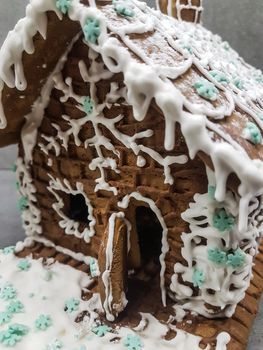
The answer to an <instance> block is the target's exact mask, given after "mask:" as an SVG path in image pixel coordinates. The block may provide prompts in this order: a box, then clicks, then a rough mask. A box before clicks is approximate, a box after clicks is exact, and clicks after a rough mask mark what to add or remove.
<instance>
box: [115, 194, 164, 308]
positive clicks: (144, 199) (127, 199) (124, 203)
mask: <svg viewBox="0 0 263 350" xmlns="http://www.w3.org/2000/svg"><path fill="white" fill-rule="evenodd" d="M131 198H135V199H136V200H138V201H141V202H145V203H147V204H148V205H149V207H150V208H151V210H152V211H153V212H154V214H155V215H156V217H157V219H158V220H159V222H160V224H161V226H162V229H163V234H162V253H161V255H160V264H161V271H160V288H161V293H162V302H163V305H164V306H166V290H165V269H166V264H165V256H166V253H167V252H168V251H169V245H168V240H167V233H168V230H167V227H166V224H165V221H164V219H163V217H162V214H161V212H160V210H159V209H158V207H157V206H156V205H155V203H154V201H153V200H152V199H150V198H147V197H144V196H142V195H141V194H140V193H139V192H132V193H130V194H129V195H127V196H125V197H123V198H122V200H121V201H120V202H119V203H118V206H119V207H120V208H125V209H126V208H128V206H129V202H130V200H131Z"/></svg>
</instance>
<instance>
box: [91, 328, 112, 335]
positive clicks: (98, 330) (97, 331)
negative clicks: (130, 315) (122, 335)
mask: <svg viewBox="0 0 263 350" xmlns="http://www.w3.org/2000/svg"><path fill="white" fill-rule="evenodd" d="M110 331H111V328H110V327H108V326H106V325H101V326H97V327H94V328H93V329H92V332H93V333H94V334H96V335H97V336H98V337H104V336H105V335H106V334H107V333H109V332H110Z"/></svg>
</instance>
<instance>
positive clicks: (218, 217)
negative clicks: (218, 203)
mask: <svg viewBox="0 0 263 350" xmlns="http://www.w3.org/2000/svg"><path fill="white" fill-rule="evenodd" d="M234 223H235V218H234V216H232V215H231V214H227V212H226V210H225V209H224V208H221V209H217V210H216V211H215V213H214V215H213V226H214V227H215V228H217V229H218V230H219V231H220V232H224V231H226V230H230V229H231V228H232V227H233V226H234Z"/></svg>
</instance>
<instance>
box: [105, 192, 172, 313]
mask: <svg viewBox="0 0 263 350" xmlns="http://www.w3.org/2000/svg"><path fill="white" fill-rule="evenodd" d="M118 206H119V208H120V209H124V211H120V212H118V213H113V214H112V215H111V217H110V218H109V223H108V227H107V228H106V230H105V233H104V237H103V244H102V245H101V249H100V252H99V267H100V271H101V272H102V273H101V275H100V277H99V289H100V294H101V299H102V303H103V306H104V309H105V311H106V314H107V318H108V320H113V319H114V318H116V317H117V316H118V315H120V313H122V315H123V316H124V317H125V313H123V312H122V311H124V310H126V311H127V312H128V313H129V312H130V311H132V312H134V311H136V309H138V310H139V308H140V306H141V302H142V301H143V303H144V304H146V305H147V307H148V308H149V311H150V308H151V307H152V306H153V305H158V306H160V307H161V306H166V291H165V283H164V274H165V268H166V265H165V255H166V253H167V252H168V242H167V227H166V225H165V222H164V219H163V217H162V215H161V212H160V210H159V209H158V207H157V206H156V205H155V203H154V201H153V200H151V199H150V198H147V197H143V196H142V195H140V194H138V193H137V192H136V193H134V194H133V193H132V194H130V195H129V196H126V197H124V198H123V201H121V202H119V203H118ZM149 295H151V298H150V297H149ZM152 297H154V298H155V302H153V299H152ZM157 299H158V301H157ZM126 306H127V308H126ZM130 306H131V309H130ZM137 306H138V307H137ZM126 314H127V313H126Z"/></svg>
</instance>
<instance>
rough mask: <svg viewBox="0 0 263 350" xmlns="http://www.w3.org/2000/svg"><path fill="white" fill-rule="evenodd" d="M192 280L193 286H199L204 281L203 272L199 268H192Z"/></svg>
mask: <svg viewBox="0 0 263 350" xmlns="http://www.w3.org/2000/svg"><path fill="white" fill-rule="evenodd" d="M192 280H193V285H194V287H198V288H201V287H202V285H203V283H204V281H205V275H204V272H203V271H202V270H199V269H194V272H193V276H192Z"/></svg>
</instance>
